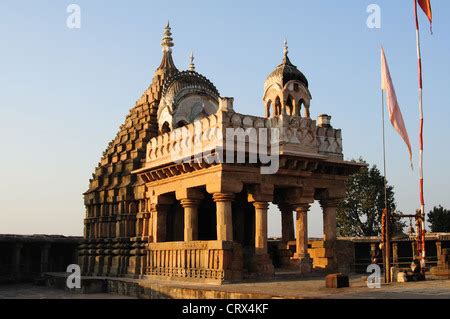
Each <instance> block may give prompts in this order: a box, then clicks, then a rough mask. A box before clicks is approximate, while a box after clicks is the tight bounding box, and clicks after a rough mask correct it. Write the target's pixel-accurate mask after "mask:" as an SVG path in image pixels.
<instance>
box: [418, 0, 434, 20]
mask: <svg viewBox="0 0 450 319" xmlns="http://www.w3.org/2000/svg"><path fill="white" fill-rule="evenodd" d="M417 1H418V2H419V6H420V7H421V8H422V10H423V12H425V14H426V15H427V17H428V20H430V26H431V25H432V23H433V12H432V11H431V3H430V0H417Z"/></svg>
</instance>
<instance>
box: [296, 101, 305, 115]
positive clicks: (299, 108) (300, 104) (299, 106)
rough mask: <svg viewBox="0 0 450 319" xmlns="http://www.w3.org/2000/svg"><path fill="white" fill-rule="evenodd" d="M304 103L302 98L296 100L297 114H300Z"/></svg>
mask: <svg viewBox="0 0 450 319" xmlns="http://www.w3.org/2000/svg"><path fill="white" fill-rule="evenodd" d="M304 105H305V101H304V100H303V99H300V100H299V101H298V106H297V108H298V116H300V117H301V116H302V106H304Z"/></svg>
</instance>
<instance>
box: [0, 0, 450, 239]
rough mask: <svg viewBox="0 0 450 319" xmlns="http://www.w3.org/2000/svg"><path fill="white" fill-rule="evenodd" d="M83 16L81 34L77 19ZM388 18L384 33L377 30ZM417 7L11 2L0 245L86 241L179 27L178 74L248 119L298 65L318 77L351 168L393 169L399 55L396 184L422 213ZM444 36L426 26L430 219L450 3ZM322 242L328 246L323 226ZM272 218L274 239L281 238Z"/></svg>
mask: <svg viewBox="0 0 450 319" xmlns="http://www.w3.org/2000/svg"><path fill="white" fill-rule="evenodd" d="M70 3H76V4H78V5H80V7H81V29H68V28H67V26H66V18H67V16H68V14H67V13H66V8H67V6H68V5H69V4H70ZM371 3H376V4H378V5H380V7H381V29H369V28H368V27H367V25H366V20H367V17H368V16H369V13H367V12H366V10H367V6H368V5H369V4H371ZM412 4H413V1H412V0H403V1H400V0H395V1H392V0H370V1H364V0H346V1H334V0H327V1H326V0H321V1H310V0H308V1H306V0H294V1H282V2H280V1H261V0H258V1H242V0H240V1H233V0H228V1H196V0H190V1H93V0H89V1H84V0H83V1H82V0H72V1H62V0H60V1H50V0H47V1H43V0H40V1H19V0H14V1H5V0H4V1H1V3H0V39H1V42H0V87H1V89H0V136H1V145H2V148H1V149H2V151H1V154H0V164H1V171H0V174H1V175H0V176H1V182H0V233H18V234H33V233H53V234H56V233H57V234H65V235H80V234H82V227H83V217H84V206H83V197H82V193H83V192H84V191H85V190H86V189H87V187H88V180H89V178H90V176H91V174H92V172H93V170H94V167H95V166H96V165H97V163H98V161H99V159H100V156H101V154H102V152H103V150H104V149H105V148H106V145H107V144H108V142H109V141H110V140H111V139H112V138H113V137H114V136H115V134H116V132H117V130H118V128H119V126H120V124H121V123H122V121H123V120H124V117H125V115H126V114H127V113H128V111H129V109H130V108H131V107H133V106H134V104H135V101H136V100H137V99H138V98H139V97H140V96H141V94H142V92H143V91H144V90H145V89H146V88H147V86H148V85H149V83H150V81H151V79H152V75H153V72H154V70H155V69H156V67H157V66H158V65H159V62H160V59H161V48H160V39H161V34H162V29H163V26H164V25H165V23H166V21H167V20H168V19H169V20H170V22H171V26H172V31H173V37H174V41H175V47H174V60H175V63H176V65H177V66H178V68H179V69H186V68H187V66H188V55H189V53H190V52H191V51H194V53H195V57H196V59H195V62H196V67H197V71H198V72H200V73H202V74H204V75H205V76H207V77H208V78H209V79H210V80H211V81H213V83H214V84H215V85H216V87H217V88H218V89H219V91H220V93H221V95H222V96H233V97H234V98H235V109H236V110H237V111H238V112H240V113H247V114H254V115H263V105H262V101H261V99H262V94H263V83H264V80H265V78H266V76H267V75H268V74H269V73H270V72H271V71H272V70H273V69H274V67H275V66H276V65H277V64H279V63H280V61H281V58H282V47H283V41H284V39H285V38H287V39H288V41H289V52H290V53H289V56H290V59H291V61H292V62H293V63H294V64H296V65H297V66H298V67H299V68H300V69H301V70H302V71H303V72H304V73H305V75H306V76H307V77H308V79H309V82H310V90H311V92H312V95H313V101H312V105H311V114H312V116H313V117H314V118H315V117H316V116H317V115H319V114H322V113H327V114H331V115H332V116H333V118H332V124H333V126H334V127H338V128H342V129H343V138H344V152H345V156H346V158H347V159H352V158H358V157H360V156H362V157H364V158H365V159H366V160H367V161H368V162H369V163H371V164H377V165H378V166H381V165H380V164H381V163H382V143H381V115H380V113H381V112H380V46H381V45H382V44H383V45H384V47H385V50H386V55H387V59H388V62H389V64H390V67H391V73H392V77H393V80H394V84H395V86H396V90H397V95H398V99H399V102H400V106H401V109H402V112H403V116H404V119H405V122H406V126H407V128H408V130H409V135H410V138H411V142H412V146H413V152H414V163H415V166H416V170H415V171H414V172H412V171H411V170H410V168H409V164H408V155H407V151H406V147H405V146H404V144H403V142H402V140H401V139H400V137H399V136H398V135H397V134H396V133H395V132H394V131H393V129H392V127H391V126H387V150H388V154H387V160H388V179H389V182H390V183H391V184H393V185H394V187H395V192H396V199H397V203H398V208H399V209H400V210H402V211H403V212H406V213H411V212H413V211H414V210H415V209H416V208H417V207H418V206H419V201H418V199H419V195H418V194H419V187H418V185H419V183H418V171H417V167H418V124H419V122H418V114H419V113H418V106H417V105H418V98H417V67H416V65H417V61H416V51H415V26H414V20H413V5H412ZM432 5H433V9H434V17H435V21H434V35H433V36H430V34H429V32H428V30H429V29H428V25H427V21H426V18H425V16H424V15H421V26H422V49H423V60H424V61H423V65H424V90H425V91H424V108H425V189H426V194H425V195H426V201H427V207H428V208H431V207H432V206H434V205H439V204H441V205H443V206H446V207H450V196H449V195H450V173H449V168H448V164H449V158H450V148H449V141H448V139H449V137H450V126H449V125H448V122H449V119H450V111H449V107H450V85H449V84H450V81H449V76H450V62H449V58H450V41H449V37H450V19H448V16H447V15H448V12H450V2H449V1H447V0H432ZM310 218H311V222H310V225H309V230H310V235H312V236H320V235H321V233H322V221H321V213H320V211H319V209H318V207H317V205H316V206H314V207H313V209H312V211H311V213H310ZM279 220H280V216H279V213H278V212H276V211H275V210H274V211H271V213H270V219H269V222H270V227H269V231H270V235H277V234H279V233H280V225H279V224H280V222H279Z"/></svg>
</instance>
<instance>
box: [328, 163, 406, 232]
mask: <svg viewBox="0 0 450 319" xmlns="http://www.w3.org/2000/svg"><path fill="white" fill-rule="evenodd" d="M358 162H359V163H364V164H367V163H366V162H365V161H364V160H363V159H362V158H360V159H359V160H358ZM384 206H385V202H384V177H383V176H382V175H381V173H380V171H379V170H378V168H377V167H376V166H372V167H370V168H369V167H368V166H364V167H362V168H361V169H360V170H359V172H357V173H356V174H354V175H352V176H351V177H350V178H349V180H348V182H347V196H346V198H345V199H344V200H343V201H342V202H341V204H340V205H339V207H338V210H337V226H338V229H339V234H340V235H341V236H350V237H353V236H356V237H360V236H379V235H380V234H381V215H382V212H383V208H384ZM387 206H388V209H389V211H390V212H394V211H395V208H396V205H395V198H394V188H393V187H392V186H389V185H388V186H387ZM390 224H391V227H390V229H391V234H393V235H394V234H398V233H401V231H402V230H403V227H404V224H402V223H401V221H399V220H397V219H395V218H391V223H390Z"/></svg>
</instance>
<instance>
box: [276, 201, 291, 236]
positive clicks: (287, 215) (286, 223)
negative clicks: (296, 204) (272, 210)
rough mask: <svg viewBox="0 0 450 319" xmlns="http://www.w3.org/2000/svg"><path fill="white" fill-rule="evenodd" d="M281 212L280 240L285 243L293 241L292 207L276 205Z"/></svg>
mask: <svg viewBox="0 0 450 319" xmlns="http://www.w3.org/2000/svg"><path fill="white" fill-rule="evenodd" d="M278 208H279V209H280V212H281V238H282V239H281V240H282V241H283V242H285V243H287V242H289V241H291V240H295V231H294V217H293V214H292V211H293V210H292V207H291V205H288V204H278Z"/></svg>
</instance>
